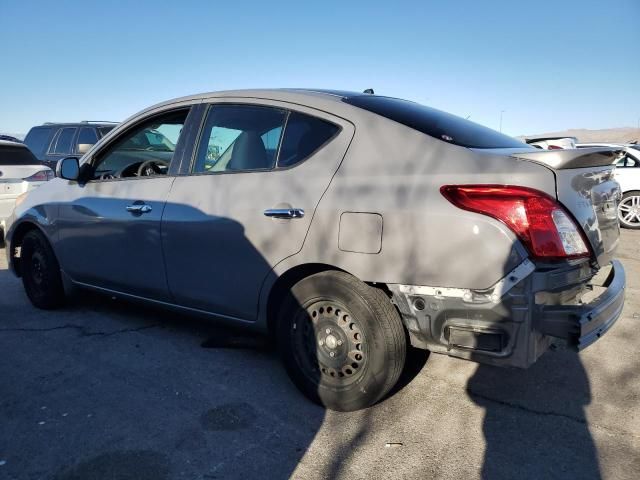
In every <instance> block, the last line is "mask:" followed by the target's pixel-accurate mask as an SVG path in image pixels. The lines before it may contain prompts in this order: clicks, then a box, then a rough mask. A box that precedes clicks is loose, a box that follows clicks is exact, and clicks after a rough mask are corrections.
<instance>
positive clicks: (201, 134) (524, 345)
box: [6, 89, 625, 410]
mask: <svg viewBox="0 0 640 480" xmlns="http://www.w3.org/2000/svg"><path fill="white" fill-rule="evenodd" d="M158 132H159V133H161V134H162V135H163V136H164V137H166V138H167V139H168V140H169V142H168V143H167V142H165V141H161V142H159V143H156V145H157V147H154V148H142V147H141V146H139V144H138V139H139V138H140V137H147V136H155V135H157V133H158ZM160 144H162V146H160ZM614 155H615V151H614V150H613V149H606V148H605V149H589V150H555V151H540V150H536V149H534V148H532V147H530V146H528V145H526V144H524V143H522V142H520V141H518V140H516V139H514V138H511V137H508V136H505V135H502V134H501V133H498V132H495V131H493V130H490V129H488V128H485V127H483V126H480V125H478V124H475V123H472V122H470V121H467V120H464V119H461V118H458V117H456V116H453V115H450V114H447V113H445V112H441V111H438V110H435V109H431V108H428V107H425V106H422V105H419V104H416V103H413V102H409V101H405V100H400V99H396V98H389V97H384V96H378V95H373V94H366V93H363V94H358V93H351V92H340V91H311V90H294V89H290V90H249V91H232V92H221V93H210V94H202V95H196V96H191V97H185V98H180V99H176V100H171V101H169V102H166V103H162V104H159V105H156V106H154V107H151V108H148V109H146V110H144V111H142V112H140V113H139V114H137V115H134V116H133V117H131V118H130V119H128V120H127V121H125V122H124V123H123V124H121V125H120V126H118V127H116V128H115V130H113V131H112V132H111V133H110V134H109V135H108V136H107V137H105V138H103V139H102V140H101V141H99V142H98V143H97V144H96V145H95V146H93V147H92V148H91V149H90V150H89V151H88V152H87V153H86V154H85V155H84V156H83V157H82V159H81V160H80V161H78V159H77V158H65V159H63V160H62V161H61V162H60V163H59V165H58V177H59V178H56V179H54V180H53V181H52V182H49V183H48V184H47V185H45V186H43V187H41V188H39V189H36V190H35V191H33V192H31V193H29V194H28V195H26V196H25V197H23V198H21V200H20V202H19V205H18V206H17V207H16V210H15V215H14V217H13V219H12V223H11V226H10V228H9V231H8V235H7V238H8V243H9V248H7V250H6V252H7V256H8V262H9V265H10V268H11V270H12V271H13V272H14V273H15V274H16V275H18V276H20V277H22V281H23V284H24V287H25V290H26V292H27V295H28V297H29V298H30V299H31V301H32V302H33V304H34V305H35V306H36V307H38V308H43V309H50V308H56V307H58V306H60V305H62V304H63V302H64V301H65V298H66V292H67V289H68V288H71V287H82V288H90V289H94V290H97V291H100V292H106V293H108V294H109V295H113V296H117V297H118V296H119V297H123V298H130V299H136V300H140V301H146V302H149V303H152V304H156V305H162V306H165V307H168V308H172V309H175V310H176V311H178V312H184V313H192V314H197V315H203V316H207V317H211V318H215V319H217V320H219V321H221V322H227V323H229V324H233V325H238V326H244V327H247V328H252V329H256V330H259V331H262V332H265V333H269V334H270V337H269V338H271V339H272V340H273V341H274V343H275V344H276V345H277V347H278V349H279V351H280V355H281V357H282V359H283V362H284V364H285V367H286V369H287V371H288V373H289V375H290V376H291V378H292V380H293V382H294V383H295V384H296V385H297V386H298V387H299V388H300V389H301V391H302V392H304V393H305V394H306V395H307V396H308V397H309V398H311V399H313V400H314V401H317V402H319V403H321V404H323V405H325V406H327V407H329V408H331V409H336V410H356V409H360V408H365V407H367V406H370V405H372V404H374V403H375V402H377V401H378V400H380V399H381V398H383V397H384V396H385V395H387V394H388V392H389V391H390V390H391V388H392V387H393V386H394V384H395V383H396V381H397V379H398V377H399V376H400V373H401V371H402V369H403V366H404V362H405V354H406V348H407V342H410V343H411V344H412V345H414V346H416V347H419V348H424V349H429V350H430V351H432V352H434V353H442V354H447V355H451V356H454V357H460V358H464V359H469V360H474V361H478V362H484V363H488V364H492V365H500V366H512V367H528V366H529V365H531V364H532V363H534V362H535V361H536V359H537V358H538V357H539V356H540V355H542V354H543V353H544V352H545V351H546V350H547V349H548V348H549V347H550V346H551V345H552V344H556V345H566V346H569V347H570V348H572V349H575V350H581V349H583V348H585V347H587V346H589V345H591V344H592V343H593V342H595V341H597V340H598V339H599V338H600V337H601V336H602V335H603V334H604V333H605V332H606V331H607V330H608V329H609V328H610V327H611V326H612V325H613V324H614V322H615V321H616V320H617V318H618V317H619V315H620V312H621V310H622V307H623V304H624V289H625V273H624V270H623V267H622V265H621V264H620V262H618V261H616V260H613V255H614V251H615V248H616V246H617V244H618V238H619V226H618V222H617V219H616V207H617V201H618V198H619V195H620V190H619V186H618V184H617V182H616V181H615V180H614V177H613V166H612V164H611V163H612V158H613V156H614ZM599 271H602V275H603V276H605V277H606V282H605V283H604V285H605V286H603V287H601V290H602V292H601V295H599V296H598V297H597V298H596V299H595V300H592V301H589V300H588V299H584V303H581V301H580V300H581V299H583V295H584V294H585V293H586V292H589V291H590V290H591V288H596V290H597V289H598V288H599V287H593V284H592V278H593V276H594V275H595V274H596V273H597V272H599Z"/></svg>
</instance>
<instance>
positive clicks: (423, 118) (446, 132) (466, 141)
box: [343, 95, 528, 148]
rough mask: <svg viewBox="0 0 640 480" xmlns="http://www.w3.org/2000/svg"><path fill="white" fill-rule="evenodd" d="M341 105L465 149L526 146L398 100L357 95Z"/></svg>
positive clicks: (447, 115) (434, 110)
mask: <svg viewBox="0 0 640 480" xmlns="http://www.w3.org/2000/svg"><path fill="white" fill-rule="evenodd" d="M343 101H344V102H346V103H349V104H351V105H354V106H356V107H360V108H363V109H365V110H368V111H370V112H373V113H377V114H378V115H382V116H383V117H386V118H388V119H390V120H394V121H396V122H398V123H402V124H403V125H406V126H407V127H411V128H413V129H414V130H418V131H419V132H422V133H425V134H427V135H429V136H431V137H434V138H437V139H438V140H443V141H445V142H447V143H452V144H454V145H459V146H461V147H468V148H523V147H525V148H526V147H528V145H527V144H526V143H522V142H520V141H519V140H516V139H515V138H512V137H509V136H508V135H504V134H502V133H499V132H496V131H495V130H491V129H490V128H487V127H483V126H482V125H478V124H477V123H474V122H471V121H469V120H465V119H464V118H460V117H456V116H455V115H451V114H450V113H446V112H443V111H440V110H436V109H435V108H430V107H425V106H424V105H420V104H419V103H414V102H410V101H408V100H400V99H398V98H390V97H378V96H373V95H361V96H356V97H349V98H344V99H343Z"/></svg>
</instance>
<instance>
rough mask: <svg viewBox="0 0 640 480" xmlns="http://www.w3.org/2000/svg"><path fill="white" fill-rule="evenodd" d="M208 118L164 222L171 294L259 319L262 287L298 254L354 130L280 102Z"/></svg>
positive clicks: (217, 108)
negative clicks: (277, 268)
mask: <svg viewBox="0 0 640 480" xmlns="http://www.w3.org/2000/svg"><path fill="white" fill-rule="evenodd" d="M204 115H205V118H204V122H203V128H202V130H201V134H200V139H199V141H198V142H197V145H196V148H195V149H194V155H193V161H192V163H191V165H190V166H189V167H188V169H187V171H186V172H185V173H187V175H185V176H180V177H177V178H176V180H175V182H174V184H173V187H172V189H171V193H170V196H169V199H168V202H167V206H166V208H165V212H164V215H163V220H162V231H163V245H164V250H165V258H166V265H167V275H168V280H169V287H170V291H171V293H172V295H173V297H174V300H175V301H176V302H177V303H179V304H181V305H185V306H188V307H191V308H196V309H201V310H206V311H210V312H215V313H218V314H221V315H226V316H230V317H234V318H240V319H245V320H254V319H255V318H256V312H257V305H258V296H259V290H260V286H261V284H262V282H263V280H264V279H265V277H266V275H267V274H268V273H269V272H270V270H271V269H272V268H273V266H274V265H276V264H277V263H278V262H280V261H281V260H283V259H285V258H286V257H288V256H290V255H293V254H295V253H296V252H298V251H299V250H300V249H301V248H302V244H303V242H304V238H305V235H306V233H307V231H308V229H309V225H310V223H311V219H312V217H313V213H314V210H315V208H316V205H317V204H318V202H319V201H320V198H321V197H322V194H323V192H324V191H325V190H326V188H327V187H328V185H329V183H330V181H331V178H332V176H333V174H334V173H335V171H336V169H337V168H338V166H339V165H340V162H341V161H342V159H343V157H344V155H345V153H346V150H347V147H348V145H349V142H350V141H351V138H352V136H353V133H354V128H353V126H352V125H351V124H350V123H348V122H346V121H344V120H342V119H339V118H336V117H333V116H332V115H329V114H326V113H324V112H319V111H315V110H312V109H306V108H304V107H298V106H297V107H296V110H295V111H292V110H290V108H289V106H288V105H287V104H280V103H278V102H266V103H263V104H260V105H258V104H248V103H232V102H227V103H219V104H211V105H209V106H208V108H207V111H206V113H205V114H204Z"/></svg>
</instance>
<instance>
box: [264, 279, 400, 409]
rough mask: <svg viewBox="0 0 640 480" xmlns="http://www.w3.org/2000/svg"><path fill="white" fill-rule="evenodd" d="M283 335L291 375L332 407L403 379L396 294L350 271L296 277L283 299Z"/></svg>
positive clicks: (369, 401) (373, 395)
mask: <svg viewBox="0 0 640 480" xmlns="http://www.w3.org/2000/svg"><path fill="white" fill-rule="evenodd" d="M276 338H277V342H278V350H279V352H280V356H281V358H282V361H283V363H284V366H285V368H286V369H287V373H288V374H289V376H290V377H291V380H292V381H293V382H294V383H295V384H296V386H297V387H298V388H299V389H300V390H301V391H302V393H304V394H305V395H306V396H307V397H308V398H309V399H311V400H313V401H314V402H317V403H319V404H321V405H324V406H325V407H327V408H330V409H332V410H340V411H353V410H359V409H362V408H367V407H370V406H371V405H373V404H375V403H376V402H378V401H379V400H380V399H382V398H383V397H384V396H385V395H386V394H387V393H388V392H389V391H390V390H391V388H392V387H393V386H394V385H395V383H396V381H397V380H398V377H399V376H400V373H401V372H402V368H403V366H404V361H405V356H406V337H405V333H404V330H403V327H402V320H401V319H400V315H399V314H398V312H397V311H396V309H395V307H394V306H393V304H392V303H391V300H390V299H389V298H388V297H387V296H386V295H385V293H383V292H382V291H381V290H378V289H376V288H373V287H370V286H369V285H367V284H365V283H363V282H361V281H360V280H358V279H357V278H355V277H353V276H351V275H349V274H348V273H345V272H337V271H326V272H320V273H316V274H313V275H310V276H308V277H305V278H303V279H302V280H299V281H298V282H297V283H296V284H295V285H293V286H292V287H291V290H290V291H289V294H288V295H286V296H285V298H284V299H282V301H281V304H280V308H279V313H278V323H277V330H276Z"/></svg>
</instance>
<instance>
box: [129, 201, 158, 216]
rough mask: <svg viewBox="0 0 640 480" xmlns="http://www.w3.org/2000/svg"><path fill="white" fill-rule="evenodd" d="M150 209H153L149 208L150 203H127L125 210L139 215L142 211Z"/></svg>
mask: <svg viewBox="0 0 640 480" xmlns="http://www.w3.org/2000/svg"><path fill="white" fill-rule="evenodd" d="M151 210H153V208H151V205H146V204H144V203H142V204H140V205H137V204H134V205H127V212H129V213H134V214H138V215H141V214H143V213H149V212H150V211H151Z"/></svg>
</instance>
